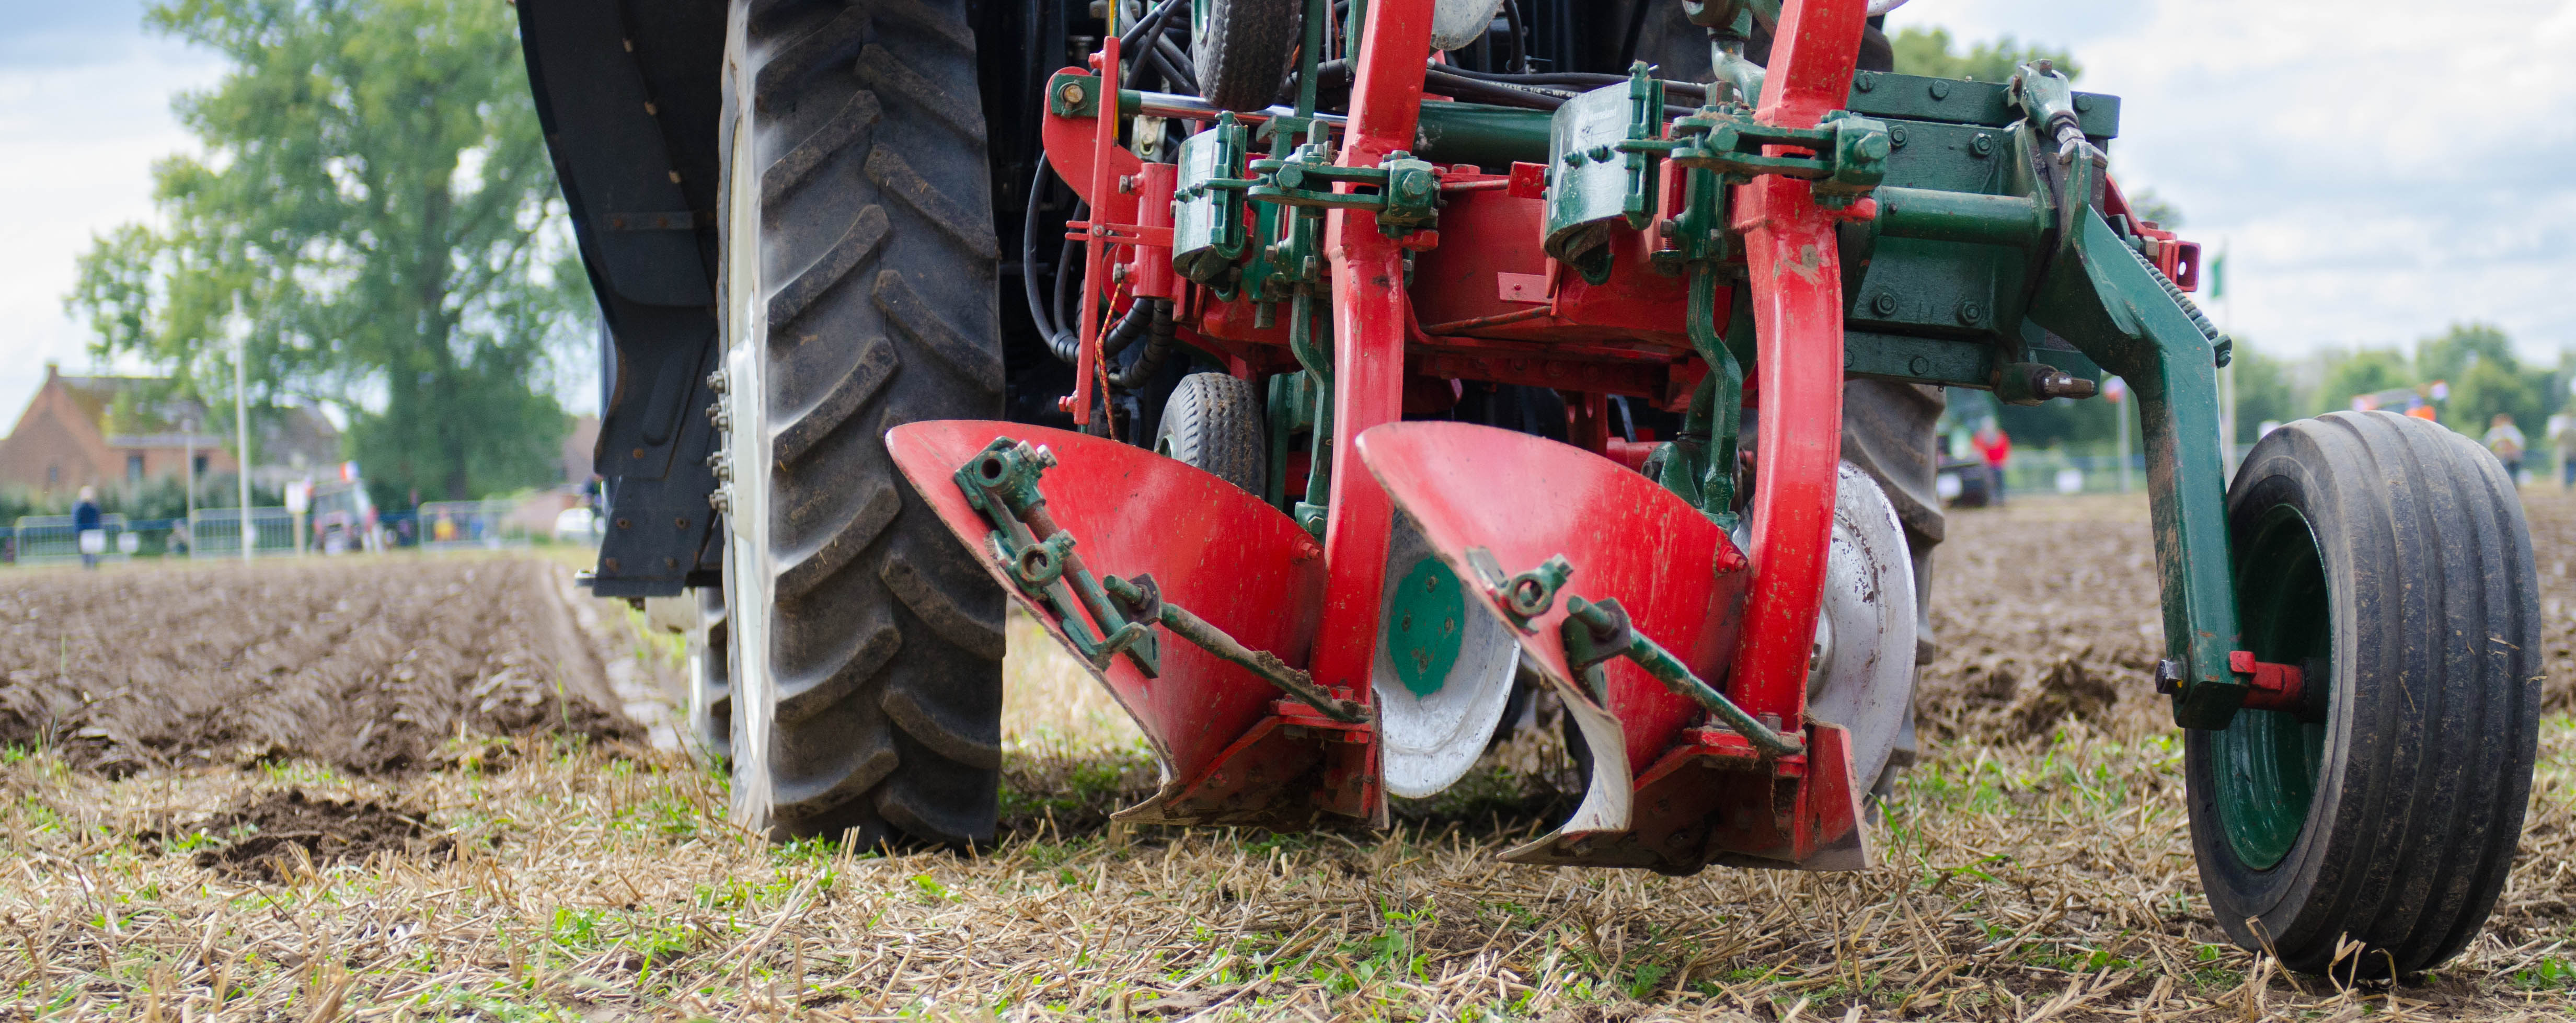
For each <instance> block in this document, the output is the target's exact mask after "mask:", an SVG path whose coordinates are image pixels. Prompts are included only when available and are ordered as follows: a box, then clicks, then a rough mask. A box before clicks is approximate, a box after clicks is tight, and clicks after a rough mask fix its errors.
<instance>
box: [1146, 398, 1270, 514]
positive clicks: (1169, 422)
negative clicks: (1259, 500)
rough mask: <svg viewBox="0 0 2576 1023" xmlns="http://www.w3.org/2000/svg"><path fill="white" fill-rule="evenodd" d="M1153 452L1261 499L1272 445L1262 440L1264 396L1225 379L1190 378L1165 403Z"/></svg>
mask: <svg viewBox="0 0 2576 1023" xmlns="http://www.w3.org/2000/svg"><path fill="white" fill-rule="evenodd" d="M1155 433H1156V436H1155V437H1154V451H1155V452H1156V453H1158V454H1162V455H1166V456H1169V457H1171V458H1175V459H1178V460H1180V461H1181V463H1182V464H1185V465H1188V466H1190V467H1192V468H1196V469H1204V470H1207V471H1208V472H1210V473H1214V474H1215V475H1216V476H1218V477H1219V478H1222V479H1223V480H1225V481H1226V482H1228V483H1232V484H1234V485H1235V486H1238V487H1241V488H1243V489H1244V490H1245V491H1246V492H1248V493H1254V494H1258V493H1260V492H1261V487H1262V484H1263V482H1264V477H1263V469H1264V464H1265V463H1266V462H1267V461H1268V458H1267V455H1268V453H1269V450H1268V445H1266V444H1265V443H1264V442H1263V440H1262V422H1261V396H1260V395H1259V394H1257V393H1254V391H1253V389H1252V385H1251V384H1250V383H1248V382H1246V381H1242V380H1237V379H1235V378H1233V377H1230V376H1227V375H1225V374H1223V373H1192V374H1190V375H1188V376H1185V377H1182V378H1181V383H1180V386H1178V387H1175V388H1173V389H1172V397H1171V400H1169V401H1166V402H1164V403H1163V424H1162V428H1161V429H1159V430H1157V431H1155Z"/></svg>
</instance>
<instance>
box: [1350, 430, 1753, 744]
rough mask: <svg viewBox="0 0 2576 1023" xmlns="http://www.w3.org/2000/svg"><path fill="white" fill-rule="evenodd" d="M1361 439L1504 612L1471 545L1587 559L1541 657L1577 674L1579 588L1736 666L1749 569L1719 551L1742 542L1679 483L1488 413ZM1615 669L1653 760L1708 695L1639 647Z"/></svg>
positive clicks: (1640, 625) (1514, 569) (1559, 674)
mask: <svg viewBox="0 0 2576 1023" xmlns="http://www.w3.org/2000/svg"><path fill="white" fill-rule="evenodd" d="M1356 446H1357V449H1358V452H1359V456H1360V459H1361V460H1362V461H1364V462H1366V463H1367V464H1368V468H1369V471H1370V472H1372V473H1374V474H1375V475H1376V476H1377V478H1378V482H1379V483H1380V484H1382V485H1383V486H1385V487H1386V491H1387V493H1388V494H1389V495H1390V496H1392V497H1393V498H1394V499H1395V502H1396V505H1397V506H1398V507H1400V508H1402V509H1404V512H1405V514H1407V515H1410V516H1412V517H1413V520H1414V522H1415V524H1416V525H1417V526H1419V527H1420V528H1421V530H1422V533H1423V535H1424V536H1425V537H1427V538H1428V539H1429V540H1430V541H1431V545H1432V547H1433V548H1434V549H1435V550H1437V551H1439V552H1440V556H1441V559H1442V560H1443V561H1446V562H1447V563H1448V564H1449V566H1450V568H1451V569H1453V570H1455V571H1456V572H1457V573H1458V577H1459V578H1460V579H1462V580H1466V581H1467V582H1468V583H1469V587H1468V588H1469V589H1470V590H1473V591H1478V592H1479V593H1480V594H1481V595H1482V597H1483V599H1484V602H1485V605H1486V607H1487V608H1488V610H1491V611H1492V612H1493V613H1494V614H1496V615H1497V616H1501V615H1502V613H1503V612H1502V610H1501V607H1500V605H1499V604H1497V603H1496V602H1495V600H1494V597H1493V595H1492V594H1491V593H1490V592H1486V591H1484V588H1483V587H1481V586H1479V585H1477V580H1478V573H1477V571H1476V569H1475V567H1474V566H1473V565H1472V564H1471V563H1470V559H1469V556H1468V553H1467V552H1468V549H1469V548H1473V547H1482V548H1485V549H1486V550H1489V551H1491V552H1492V553H1493V557H1494V561H1495V562H1496V563H1497V564H1498V565H1499V567H1500V568H1501V569H1502V571H1503V572H1504V573H1505V574H1507V575H1508V574H1512V573H1518V572H1524V571H1528V570H1529V569H1532V568H1536V567H1538V565H1539V564H1540V563H1541V562H1544V561H1546V560H1547V559H1548V558H1550V557H1553V556H1555V555H1559V554H1562V555H1564V556H1565V559H1566V560H1567V561H1569V562H1571V563H1573V565H1574V575H1573V576H1572V577H1571V578H1570V579H1568V580H1567V581H1566V584H1565V587H1564V588H1563V589H1562V590H1560V591H1559V592H1558V594H1557V598H1556V601H1555V603H1554V604H1553V605H1551V606H1550V607H1549V608H1548V611H1547V613H1546V614H1543V615H1541V616H1539V617H1538V618H1536V619H1533V620H1532V621H1531V622H1530V631H1527V632H1525V633H1524V634H1523V638H1522V643H1521V646H1522V649H1523V650H1525V651H1527V652H1528V653H1529V654H1530V655H1531V656H1532V657H1533V658H1535V659H1536V661H1537V663H1538V666H1539V668H1540V670H1541V671H1543V672H1545V673H1547V674H1549V675H1551V676H1553V677H1555V678H1557V679H1559V680H1571V679H1572V678H1573V677H1574V674H1573V672H1572V671H1571V670H1569V668H1568V666H1567V664H1566V660H1565V645H1564V641H1563V640H1562V639H1561V638H1559V636H1558V634H1557V627H1558V625H1559V624H1560V623H1561V622H1563V621H1564V620H1565V603H1566V597H1567V596H1569V595H1580V596H1582V597H1584V598H1585V599H1587V600H1600V599H1602V598H1605V597H1608V598H1616V599H1617V600H1618V601H1619V604H1620V606H1622V607H1624V608H1626V609H1627V611H1628V614H1629V616H1630V618H1631V620H1632V621H1633V623H1634V625H1635V628H1636V629H1637V630H1638V631H1639V632H1642V633H1644V634H1645V635H1646V637H1647V638H1649V639H1652V640H1654V641H1655V642H1657V643H1660V644H1662V645H1663V646H1664V648H1665V649H1667V650H1671V651H1672V652H1673V654H1674V656H1676V657H1679V658H1681V659H1682V661H1683V663H1685V664H1688V665H1690V667H1691V670H1692V671H1694V672H1696V673H1698V674H1699V675H1700V677H1702V678H1706V679H1712V680H1714V679H1716V678H1717V677H1718V675H1719V673H1720V671H1721V669H1722V668H1723V667H1724V666H1725V664H1726V660H1727V656H1728V655H1729V654H1730V653H1731V652H1732V648H1733V646H1734V640H1735V621H1736V617H1737V610H1736V609H1737V606H1738V604H1739V603H1740V601H1741V599H1742V596H1743V593H1744V587H1745V582H1746V573H1744V572H1742V571H1735V572H1728V573H1720V572H1719V571H1718V570H1717V566H1718V562H1719V551H1720V550H1721V549H1727V550H1732V547H1733V544H1732V542H1731V541H1728V540H1727V539H1726V538H1725V537H1724V536H1723V534H1721V533H1720V532H1719V531H1718V528H1717V526H1716V525H1715V524H1713V523H1711V522H1710V521H1709V520H1708V517H1707V516H1704V515H1701V514H1700V513H1699V510H1698V509H1696V508H1693V507H1691V506H1690V504H1689V503H1688V502H1685V501H1683V500H1682V499H1681V498H1679V497H1676V496H1674V495H1673V494H1672V492H1671V491H1668V490H1665V489H1664V488H1662V487H1660V486H1657V485H1656V484H1655V482H1654V481H1652V480H1649V479H1647V478H1646V477H1644V476H1640V475H1638V474H1637V473H1636V472H1634V471H1632V470H1630V469H1629V468H1628V467H1626V466H1623V465H1620V464H1619V463H1617V462H1613V461H1611V460H1609V459H1606V458H1602V457H1600V456H1598V455H1594V454H1592V453H1590V452H1587V451H1584V450H1582V449H1580V448H1576V447H1572V446H1570V445H1566V444H1560V443H1557V442H1555V441H1551V440H1547V439H1545V438H1541V437H1533V436H1530V435H1528V434H1523V433H1514V432H1512V431H1509V430H1498V429H1494V428H1492V427H1486V426H1472V425H1468V424H1464V423H1435V422H1422V423H1393V424H1389V425H1385V426H1380V427H1378V428H1376V429H1373V430H1370V431H1368V432H1367V433H1363V434H1361V435H1360V437H1359V440H1358V443H1357V445H1356ZM1736 563H1737V564H1741V562H1740V561H1738V562H1736ZM1505 620H1506V621H1509V619H1508V617H1506V618H1505ZM1607 676H1608V681H1609V703H1608V705H1607V706H1606V707H1605V708H1604V709H1606V710H1608V711H1609V712H1610V713H1612V714H1613V715H1615V716H1617V718H1618V719H1619V725H1620V730H1621V733H1622V735H1624V737H1625V738H1626V745H1627V759H1628V765H1629V771H1630V773H1632V774H1633V773H1637V772H1642V771H1643V770H1645V769H1646V768H1647V767H1648V766H1649V765H1651V764H1652V763H1654V761H1655V759H1656V758H1657V757H1658V756H1660V755H1661V754H1662V753H1663V752H1664V750H1665V749H1666V748H1668V747H1670V746H1671V745H1672V744H1673V743H1674V742H1675V741H1676V739H1677V738H1678V737H1679V735H1680V734H1681V731H1682V729H1683V728H1684V727H1686V726H1688V725H1690V724H1691V723H1692V722H1694V721H1696V720H1697V719H1698V718H1699V716H1700V709H1699V707H1698V705H1697V704H1694V703H1691V702H1690V701H1688V700H1685V699H1683V698H1682V697H1680V696H1676V695H1674V694H1673V692H1672V691H1671V690H1669V689H1666V688H1664V686H1663V684H1662V683H1660V682H1657V681H1655V679H1654V678H1653V677H1652V676H1650V675H1647V674H1646V673H1645V671H1644V670H1643V669H1640V668H1638V667H1637V666H1636V665H1634V664H1631V663H1629V662H1627V661H1624V660H1621V661H1613V662H1611V663H1610V664H1609V665H1608V671H1607Z"/></svg>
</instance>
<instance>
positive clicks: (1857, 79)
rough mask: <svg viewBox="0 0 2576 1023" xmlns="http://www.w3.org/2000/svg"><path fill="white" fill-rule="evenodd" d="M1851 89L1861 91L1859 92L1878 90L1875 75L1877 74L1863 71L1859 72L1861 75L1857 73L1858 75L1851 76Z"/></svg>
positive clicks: (1876, 76)
mask: <svg viewBox="0 0 2576 1023" xmlns="http://www.w3.org/2000/svg"><path fill="white" fill-rule="evenodd" d="M1852 88H1854V89H1857V90H1859V91H1861V92H1868V91H1870V90H1871V89H1875V88H1878V75H1877V73H1875V72H1870V71H1863V72H1861V73H1859V74H1857V75H1853V76H1852Z"/></svg>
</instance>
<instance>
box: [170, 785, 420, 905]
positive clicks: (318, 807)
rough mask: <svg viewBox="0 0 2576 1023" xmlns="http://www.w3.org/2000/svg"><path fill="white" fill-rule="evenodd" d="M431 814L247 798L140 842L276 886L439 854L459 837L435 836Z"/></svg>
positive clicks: (280, 796)
mask: <svg viewBox="0 0 2576 1023" xmlns="http://www.w3.org/2000/svg"><path fill="white" fill-rule="evenodd" d="M428 818H429V815H428V814H427V813H425V812H422V811H419V810H413V809H410V808H407V807H396V806H387V805H385V804H383V803H378V802H374V801H362V800H355V799H316V798H313V797H310V796H307V795H305V794H304V790H303V789H301V788H290V789H287V790H286V791H284V792H276V791H270V792H265V793H260V792H245V793H242V794H241V796H240V797H238V798H236V799H235V800H234V801H233V805H232V806H231V807H228V808H226V809H225V810H224V811H223V812H221V813H217V814H214V815H212V816H209V817H206V818H205V819H204V820H202V821H197V822H194V823H189V822H184V821H176V820H174V821H172V822H170V823H169V824H168V825H166V826H165V827H164V828H161V829H156V830H153V831H150V832H146V833H144V834H141V835H137V836H135V838H136V840H137V841H139V842H152V841H161V842H167V843H172V844H176V845H180V846H199V845H203V846H207V848H201V849H199V851H198V852H197V854H196V855H195V856H193V857H191V858H190V861H191V862H193V863H195V864H196V865H197V866H199V867H203V868H206V869H209V870H213V871H215V872H216V873H219V874H224V875H227V876H232V877H249V878H257V879H259V880H262V881H267V882H269V883H272V884H275V883H280V882H284V881H288V880H290V879H292V878H295V877H296V876H298V875H299V874H310V873H314V872H315V871H317V870H319V869H321V868H325V867H332V866H337V865H339V864H342V863H348V862H351V861H365V860H367V859H369V858H371V857H374V856H376V855H377V854H380V853H381V854H389V855H398V856H399V855H413V854H420V855H428V856H437V855H441V854H445V853H448V852H451V851H453V850H454V849H455V847H456V843H455V841H454V840H453V839H448V838H442V837H436V835H435V832H436V830H437V825H436V824H435V823H434V822H432V821H431V820H429V819H428Z"/></svg>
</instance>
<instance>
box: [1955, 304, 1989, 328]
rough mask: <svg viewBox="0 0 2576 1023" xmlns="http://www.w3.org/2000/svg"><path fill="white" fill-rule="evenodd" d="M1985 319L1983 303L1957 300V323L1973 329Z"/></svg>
mask: <svg viewBox="0 0 2576 1023" xmlns="http://www.w3.org/2000/svg"><path fill="white" fill-rule="evenodd" d="M1985 319H1986V305H1985V303H1983V302H1979V301H1977V300H1976V299H1973V298H1963V299H1960V300H1959V322H1961V323H1964V324H1967V325H1968V326H1971V327H1973V326H1976V325H1977V324H1979V323H1983V322H1985Z"/></svg>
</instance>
